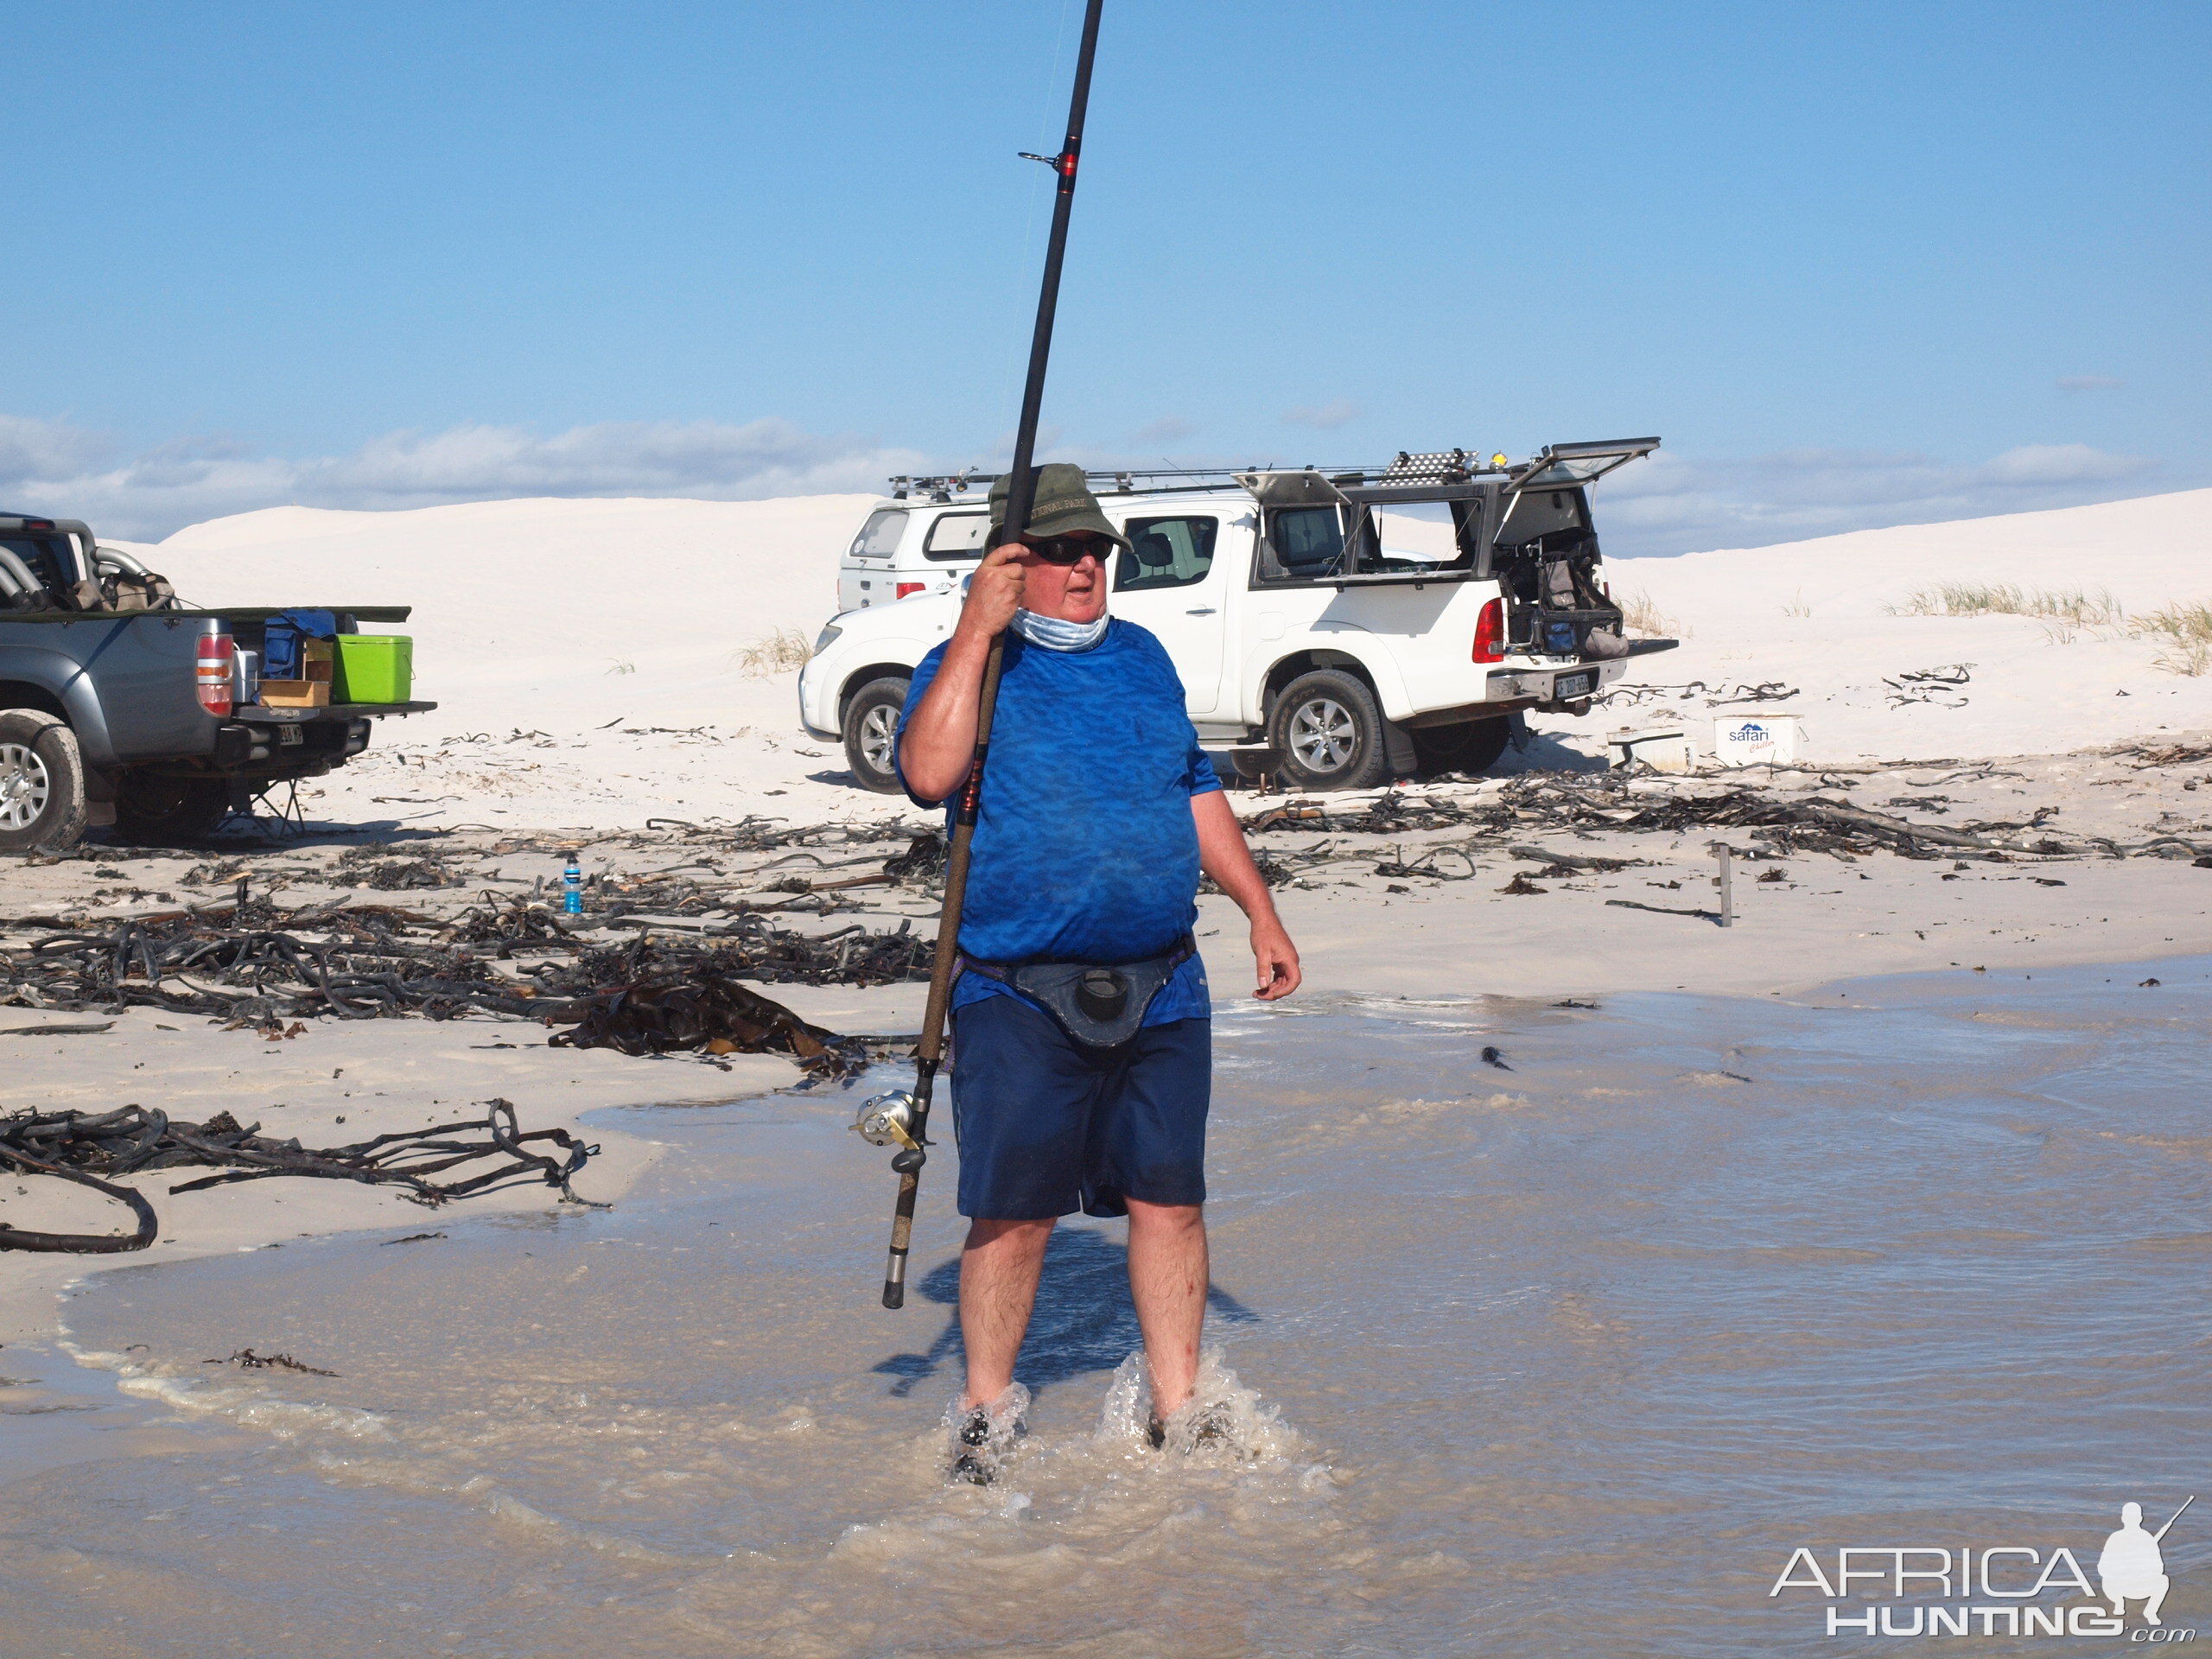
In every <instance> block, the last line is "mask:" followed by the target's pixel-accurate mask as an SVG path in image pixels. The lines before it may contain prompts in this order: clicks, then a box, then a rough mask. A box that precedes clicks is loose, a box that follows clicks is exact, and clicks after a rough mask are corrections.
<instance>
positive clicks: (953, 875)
mask: <svg viewBox="0 0 2212 1659" xmlns="http://www.w3.org/2000/svg"><path fill="white" fill-rule="evenodd" d="M1102 5H1103V0H1090V3H1089V5H1088V6H1087V7H1086V8H1085V9H1084V16H1083V46H1082V49H1081V50H1080V51H1079V52H1077V54H1076V63H1075V92H1074V95H1073V96H1072V97H1071V99H1069V102H1068V137H1067V142H1066V143H1065V144H1063V145H1061V146H1060V153H1059V154H1058V156H1032V157H1030V158H1029V159H1031V160H1034V161H1042V162H1047V163H1049V164H1050V165H1051V166H1052V169H1053V170H1054V171H1055V172H1057V173H1058V175H1060V188H1059V192H1058V194H1057V195H1056V196H1055V197H1054V198H1053V201H1052V240H1051V241H1050V242H1049V243H1047V244H1046V249H1045V283H1044V288H1043V289H1042V291H1041V292H1040V293H1039V295H1038V296H1037V327H1036V332H1035V333H1034V334H1032V335H1031V337H1030V341H1029V380H1028V384H1027V385H1026V386H1025V387H1024V388H1023V389H1022V393H1021V421H1020V425H1019V426H1018V427H1017V428H1016V429H1015V431H1014V469H1013V474H1012V476H1010V477H1009V478H1008V479H1007V490H1006V523H1005V524H1004V526H1003V527H1002V528H1001V531H999V534H998V541H999V542H1001V543H1004V542H1010V541H1013V540H1014V539H1015V538H1016V537H1019V536H1020V534H1021V532H1022V531H1024V530H1026V529H1027V528H1028V525H1029V509H1030V506H1031V505H1032V504H1033V502H1034V500H1035V499H1036V493H1037V479H1036V471H1035V467H1034V466H1033V460H1034V457H1035V454H1036V448H1037V417H1038V413H1039V410H1041V408H1042V407H1043V404H1044V401H1045V362H1046V358H1048V357H1049V356H1050V355H1051V353H1052V314H1053V312H1054V310H1055V309H1056V308H1058V304H1059V298H1060V261H1061V258H1062V256H1063V255H1065V253H1066V251H1067V243H1068V213H1069V210H1070V208H1071V207H1073V206H1074V204H1075V173H1076V161H1077V156H1079V155H1080V154H1081V152H1082V149H1083V118H1084V111H1085V109H1086V108H1087V107H1088V105H1090V65H1091V60H1092V59H1093V58H1094V57H1095V56H1096V54H1097V51H1098V14H1099V10H1100V8H1101V6H1102ZM1005 650H1006V640H1005V636H1004V635H1001V636H1000V637H999V638H998V639H994V640H992V641H991V655H990V660H989V661H988V663H987V664H985V666H984V669H983V687H982V704H981V706H980V708H979V709H977V711H976V760H975V764H974V765H973V766H970V767H969V770H968V781H967V782H966V783H965V784H963V785H961V790H960V798H959V802H958V804H957V807H956V808H955V810H954V813H953V821H952V846H951V849H950V855H949V856H948V857H947V858H946V860H945V865H944V916H943V918H942V919H941V920H940V921H939V922H938V930H937V961H936V963H935V964H934V965H933V966H932V968H931V970H930V998H929V1004H928V1006H927V1007H926V1008H925V1010H924V1012H923V1014H922V1040H921V1045H920V1046H919V1048H918V1050H917V1051H916V1053H915V1056H914V1096H913V1104H912V1107H911V1108H910V1109H908V1111H907V1112H906V1114H905V1117H906V1121H905V1122H903V1123H900V1122H896V1120H895V1118H892V1117H890V1116H887V1117H886V1120H885V1125H884V1127H885V1128H886V1130H887V1133H888V1134H889V1135H891V1136H892V1137H893V1138H895V1139H896V1140H898V1141H900V1142H901V1143H903V1144H901V1145H900V1147H899V1151H898V1152H897V1153H896V1154H893V1157H892V1160H891V1167H892V1168H893V1169H894V1170H896V1171H898V1172H899V1199H898V1204H897V1205H896V1207H895V1208H894V1209H893V1211H892V1219H891V1255H890V1259H889V1261H888V1262H887V1263H886V1265H885V1268H884V1272H883V1305H884V1306H886V1307H900V1306H905V1304H906V1251H907V1247H908V1246H909V1244H910V1243H912V1238H913V1233H914V1198H915V1194H916V1193H917V1192H919V1191H920V1189H921V1183H922V1166H923V1165H924V1164H925V1163H926V1162H927V1161H928V1160H929V1152H928V1149H927V1148H928V1145H929V1141H928V1136H927V1134H926V1131H927V1130H928V1128H929V1122H930V1095H931V1090H933V1089H934V1087H935V1086H936V1083H937V1068H938V1061H939V1060H940V1059H942V1058H944V1016H945V1003H946V1001H948V1000H949V998H950V992H951V988H952V963H953V957H954V955H955V953H956V951H957V949H958V946H959V940H960V910H961V906H962V904H963V901H964V900H965V899H966V898H967V895H968V849H969V843H970V842H973V841H974V840H975V837H976V806H977V804H978V803H979V802H980V801H981V799H982V792H983V761H984V758H985V757H986V756H987V755H988V753H989V752H990V745H991V715H992V711H993V709H995V706H996V705H997V702H998V696H999V669H1000V666H1001V663H1002V661H1003V659H1004V657H1005ZM866 1132H867V1131H866V1129H865V1128H863V1133H866Z"/></svg>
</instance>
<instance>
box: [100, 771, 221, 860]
mask: <svg viewBox="0 0 2212 1659" xmlns="http://www.w3.org/2000/svg"><path fill="white" fill-rule="evenodd" d="M230 810H231V785H230V780H229V779H226V778H165V777H162V776H161V775H160V774H159V773H156V772H148V771H145V770H143V769H141V768H138V767H135V766H134V767H130V768H129V769H127V770H125V771H124V772H123V774H122V775H121V776H120V777H119V778H118V779H117V781H116V785H115V837H116V839H117V840H118V841H126V842H133V843H135V844H137V845H138V846H141V847H176V846H182V845H187V844H188V843H190V842H195V841H198V840H200V838H201V837H203V836H206V835H207V832H208V831H209V830H211V829H213V828H214V827H215V826H216V825H217V824H219V823H221V822H222V821H223V819H224V817H226V815H227V814H228V813H229V811H230Z"/></svg>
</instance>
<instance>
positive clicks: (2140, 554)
mask: <svg viewBox="0 0 2212 1659" xmlns="http://www.w3.org/2000/svg"><path fill="white" fill-rule="evenodd" d="M1599 505H1600V512H1599V525H1600V527H1601V530H1602V526H1603V525H1604V523H1605V518H1604V515H1603V511H1602V506H1603V504H1602V502H1601V503H1600V504H1599ZM1611 574H1612V580H1613V587H1614V591H1615V593H1616V594H1625V593H1630V592H1634V591H1636V590H1638V589H1640V590H1642V591H1643V593H1645V594H1648V595H1649V597H1650V599H1651V601H1653V603H1654V604H1655V605H1656V607H1657V608H1658V610H1659V611H1660V612H1661V613H1662V614H1663V615H1664V616H1665V617H1666V618H1667V619H1668V620H1669V622H1671V623H1672V624H1673V625H1674V626H1675V627H1677V628H1679V629H1680V630H1681V632H1682V634H1683V636H1684V638H1683V646H1682V649H1681V650H1680V651H1679V652H1673V653H1670V654H1669V655H1667V656H1664V657H1662V658H1657V659H1656V660H1654V661H1651V662H1649V663H1647V664H1638V669H1639V671H1640V672H1639V674H1638V676H1637V677H1640V678H1642V679H1644V680H1647V681H1654V682H1663V683H1673V684H1680V683H1687V682H1689V681H1695V680H1703V681H1705V682H1706V683H1707V684H1709V685H1714V686H1718V685H1721V684H1723V683H1725V684H1726V685H1728V686H1731V687H1733V686H1736V685H1738V684H1751V685H1758V684H1760V683H1767V682H1771V681H1775V680H1781V681H1783V682H1785V683H1787V684H1789V685H1790V686H1794V687H1796V688H1798V689H1799V690H1800V691H1801V692H1802V695H1801V696H1798V697H1796V698H1794V699H1792V700H1791V701H1789V702H1786V703H1777V704H1774V705H1772V707H1773V708H1775V709H1777V710H1783V709H1786V710H1788V711H1790V712H1794V713H1796V714H1799V715H1802V716H1803V718H1804V721H1805V728H1806V733H1807V736H1808V753H1810V754H1811V755H1813V756H1815V757H1816V758H1820V759H1824V760H1852V759H1859V758H1865V757H1869V756H1879V757H1883V758H1889V759H1895V758H1901V757H1904V756H1923V755H1937V754H1944V755H1969V756H1972V755H1991V754H2032V753H2057V752H2063V751H2066V750H2071V749H2076V748H2082V747H2089V746H2092V745H2096V744H2102V743H2110V742H2115V741H2120V740H2121V739H2124V738H2128V737H2133V736H2136V735H2138V734H2144V733H2148V732H2152V731H2155V730H2156V729H2158V728H2160V727H2164V728H2170V729H2175V730H2178V729H2180V728H2184V727H2197V726H2202V725H2205V724H2207V723H2208V722H2212V676H2202V677H2189V676H2186V675H2181V674H2177V673H2174V672H2172V671H2170V670H2168V669H2166V668H2163V667H2161V666H2159V665H2158V660H2157V659H2158V657H2159V656H2160V654H2161V649H2162V648H2161V645H2160V642H2159V641H2158V639H2155V638H2153V637H2149V636H2141V637H2138V636H2134V635H2132V634H2131V632H2130V631H2129V626H2128V624H2127V623H2126V622H2122V623H2119V624H2111V625H2106V626H2095V627H2074V626H2065V625H2063V624H2062V623H2059V622H2056V621H2053V620H2046V619H2040V618H2037V617H2031V616H2019V615H1985V616H1940V615H1939V616H1899V615H1896V614H1893V613H1891V607H1903V606H1904V605H1905V604H1906V603H1907V601H1909V600H1910V596H1911V595H1912V594H1914V593H1915V592H1916V591H1919V590H1923V589H1927V588H1934V587H1936V586H1937V585H1939V584H1942V583H1947V582H1948V583H1964V584H1981V585H2008V586H2012V587H2016V588H2021V589H2024V590H2027V591H2029V592H2031V593H2034V592H2042V593H2063V594H2071V593H2075V592H2086V593H2087V594H2089V595H2091V596H2098V595H2103V594H2108V595H2109V596H2110V597H2111V599H2112V600H2113V601H2115V602H2116V603H2117V605H2118V606H2119V607H2120V608H2121V610H2122V611H2124V612H2125V613H2126V617H2127V618H2128V619H2131V620H2133V619H2139V618H2140V617H2141V616H2143V615H2144V614H2145V613H2147V612H2150V611H2152V610H2155V609H2157V608H2158V607H2161V606H2164V605H2166V604H2169V603H2171V602H2173V601H2202V600H2209V599H2212V490H2190V491H2187V492H2183V493H2179V494H2174V495H2155V496H2146V497H2144V498H2142V499H2138V500H2133V501H2113V502H2107V503H2105V504H2103V505H2098V506H2088V507H2068V508H2064V509H2062V510H2060V511H2057V512H2023V513H2012V514H2008V515H2006V516H2005V517H2002V518H1970V519H1965V520H1961V521H1959V522H1956V523H1953V524H1909V525H1902V526H1899V527H1897V528H1895V529H1891V530H1866V531H1855V532H1853V534H1851V535H1847V536H1827V537H1821V538H1820V539H1819V540H1817V541H1809V542H1793V543H1788V544H1786V545H1783V546H1780V547H1762V548H1751V549H1738V550H1729V551H1725V552H1712V553H1691V554H1686V555H1684V556H1681V557H1680V558H1675V559H1632V560H1621V561H1618V562H1617V563H1613V564H1612V565H1611ZM1961 663H1963V664H1970V665H1971V667H1970V670H1969V672H1970V674H1971V680H1970V683H1968V684H1967V685H1966V686H1964V687H1962V688H1961V690H1960V691H1959V692H1958V693H1956V694H1952V695H1951V696H1948V697H1947V698H1946V699H1945V700H1944V701H1942V702H1923V703H1914V704H1907V705H1905V706H1904V707H1897V706H1894V703H1893V699H1892V696H1891V692H1892V688H1891V686H1890V685H1889V684H1887V683H1885V682H1887V681H1889V680H1893V679H1897V678H1898V677H1900V676H1902V675H1904V674H1905V673H1908V672H1913V671H1923V670H1927V669H1931V668H1938V667H1944V666H1948V665H1950V664H1961ZM2123 693H2124V694H2125V695H2122V694H2123ZM1956 696H1964V697H1965V698H1966V699H1967V701H1966V703H1965V705H1964V706H1963V707H1950V706H1946V704H1947V703H1948V702H1953V701H1955V698H1956ZM1674 706H1675V707H1677V708H1679V709H1683V710H1685V711H1686V712H1687V711H1689V710H1693V709H1694V710H1695V711H1697V712H1699V713H1700V714H1702V713H1704V712H1705V709H1704V703H1703V699H1702V698H1701V697H1694V698H1688V699H1676V700H1675V705H1674ZM1739 712H1748V711H1739ZM1620 717H1621V718H1623V719H1633V718H1637V716H1636V715H1633V714H1625V715H1622V716H1620ZM1605 723H1606V724H1608V725H1610V724H1613V723H1616V721H1614V720H1613V719H1611V718H1608V720H1607V721H1605Z"/></svg>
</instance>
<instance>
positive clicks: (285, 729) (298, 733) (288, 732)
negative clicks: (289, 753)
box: [277, 726, 308, 749]
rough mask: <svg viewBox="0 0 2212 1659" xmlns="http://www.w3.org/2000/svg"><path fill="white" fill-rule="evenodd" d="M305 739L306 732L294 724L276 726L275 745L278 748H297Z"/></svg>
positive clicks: (306, 736) (306, 737)
mask: <svg viewBox="0 0 2212 1659" xmlns="http://www.w3.org/2000/svg"><path fill="white" fill-rule="evenodd" d="M306 741H308V734H306V733H305V732H303V731H302V730H301V729H300V728H298V727H296V726H279V727H278V728H277V747H278V748H280V749H291V748H297V747H299V746H300V745H301V744H302V743H304V742H306Z"/></svg>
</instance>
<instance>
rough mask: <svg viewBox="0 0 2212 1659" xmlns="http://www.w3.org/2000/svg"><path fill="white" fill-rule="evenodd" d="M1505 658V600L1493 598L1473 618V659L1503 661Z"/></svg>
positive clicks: (1482, 661) (1485, 661)
mask: <svg viewBox="0 0 2212 1659" xmlns="http://www.w3.org/2000/svg"><path fill="white" fill-rule="evenodd" d="M1504 658H1505V601H1503V600H1502V599H1493V600H1492V601H1491V602H1490V603H1489V604H1487V605H1485V606H1484V607H1483V613H1482V614H1481V615H1480V616H1478V617H1477V618H1476V619H1475V660H1476V661H1477V662H1478V663H1496V662H1503V660H1504Z"/></svg>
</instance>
